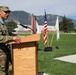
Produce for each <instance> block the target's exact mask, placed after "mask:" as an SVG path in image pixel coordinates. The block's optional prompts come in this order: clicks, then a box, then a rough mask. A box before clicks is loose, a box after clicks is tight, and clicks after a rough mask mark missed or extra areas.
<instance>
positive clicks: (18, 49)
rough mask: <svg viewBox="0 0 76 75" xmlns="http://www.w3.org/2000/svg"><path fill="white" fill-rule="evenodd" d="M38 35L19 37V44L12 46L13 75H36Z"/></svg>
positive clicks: (13, 43)
mask: <svg viewBox="0 0 76 75" xmlns="http://www.w3.org/2000/svg"><path fill="white" fill-rule="evenodd" d="M39 39H40V35H39V34H32V35H29V36H23V37H21V43H20V44H17V43H15V42H12V41H11V42H9V44H12V59H13V75H38V69H37V68H38V44H37V41H39Z"/></svg>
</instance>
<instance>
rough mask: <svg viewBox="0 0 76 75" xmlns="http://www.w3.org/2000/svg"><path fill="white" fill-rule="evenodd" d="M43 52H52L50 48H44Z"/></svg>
mask: <svg viewBox="0 0 76 75" xmlns="http://www.w3.org/2000/svg"><path fill="white" fill-rule="evenodd" d="M44 51H46V52H49V51H52V47H45V48H44Z"/></svg>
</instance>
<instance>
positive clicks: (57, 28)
mask: <svg viewBox="0 0 76 75" xmlns="http://www.w3.org/2000/svg"><path fill="white" fill-rule="evenodd" d="M55 29H56V33H57V40H59V38H60V33H59V18H58V17H57V19H56V25H55Z"/></svg>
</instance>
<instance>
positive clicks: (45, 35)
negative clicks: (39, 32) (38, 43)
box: [43, 12, 48, 45]
mask: <svg viewBox="0 0 76 75" xmlns="http://www.w3.org/2000/svg"><path fill="white" fill-rule="evenodd" d="M47 30H48V28H47V18H46V12H45V16H44V31H43V38H44V45H46V44H47Z"/></svg>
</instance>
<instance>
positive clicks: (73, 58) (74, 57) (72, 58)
mask: <svg viewBox="0 0 76 75" xmlns="http://www.w3.org/2000/svg"><path fill="white" fill-rule="evenodd" d="M54 59H56V60H61V61H65V62H70V63H76V54H75V55H68V56H63V57H57V58H54Z"/></svg>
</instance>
